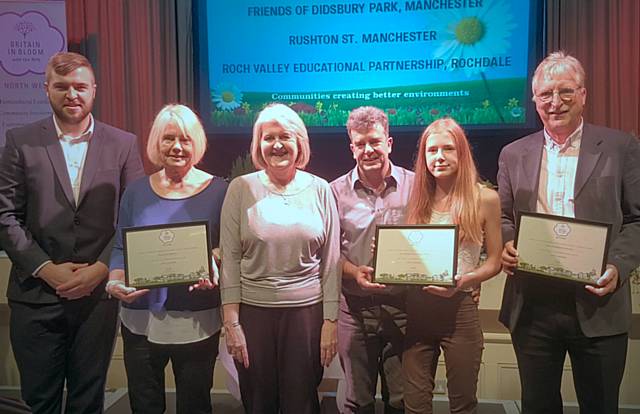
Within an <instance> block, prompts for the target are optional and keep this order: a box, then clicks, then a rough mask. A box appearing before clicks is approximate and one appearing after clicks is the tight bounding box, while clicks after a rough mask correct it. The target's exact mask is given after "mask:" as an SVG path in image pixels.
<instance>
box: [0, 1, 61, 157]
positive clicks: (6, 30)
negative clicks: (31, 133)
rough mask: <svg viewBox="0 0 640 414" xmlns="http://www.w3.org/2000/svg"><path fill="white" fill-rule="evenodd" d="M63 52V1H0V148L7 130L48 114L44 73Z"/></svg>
mask: <svg viewBox="0 0 640 414" xmlns="http://www.w3.org/2000/svg"><path fill="white" fill-rule="evenodd" d="M66 49H67V23H66V17H65V5H64V0H49V1H7V0H0V147H4V142H5V133H6V131H7V130H8V129H11V128H15V127H17V126H21V125H25V124H28V123H30V122H33V121H35V120H38V119H41V118H44V117H45V116H47V115H48V114H50V113H51V108H50V107H49V100H48V99H47V96H46V94H45V92H44V71H45V67H46V66H47V61H48V60H49V58H50V57H51V56H52V55H53V54H54V53H57V52H60V51H64V50H66Z"/></svg>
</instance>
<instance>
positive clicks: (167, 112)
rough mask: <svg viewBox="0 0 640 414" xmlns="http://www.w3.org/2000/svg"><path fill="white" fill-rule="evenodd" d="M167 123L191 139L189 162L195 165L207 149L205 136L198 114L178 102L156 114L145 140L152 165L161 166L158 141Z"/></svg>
mask: <svg viewBox="0 0 640 414" xmlns="http://www.w3.org/2000/svg"><path fill="white" fill-rule="evenodd" d="M169 124H173V125H175V126H176V127H177V128H178V129H179V130H180V132H181V133H182V135H183V136H185V137H189V138H190V139H191V145H192V147H193V150H192V154H191V163H192V164H193V165H197V164H198V163H199V162H200V161H201V160H202V157H204V152H205V151H206V150H207V136H206V134H205V133H204V129H203V128H202V124H201V123H200V119H198V116H197V115H196V114H195V113H194V112H193V111H192V110H191V109H190V108H189V107H187V106H184V105H178V104H169V105H166V106H165V107H164V108H162V110H161V111H160V112H158V115H156V119H155V121H153V126H152V127H151V131H150V132H149V140H148V141H147V156H148V157H149V161H151V162H152V163H153V164H154V165H156V166H158V167H161V166H162V160H161V154H160V142H161V140H162V136H163V134H164V131H165V130H166V128H167V126H168V125H169Z"/></svg>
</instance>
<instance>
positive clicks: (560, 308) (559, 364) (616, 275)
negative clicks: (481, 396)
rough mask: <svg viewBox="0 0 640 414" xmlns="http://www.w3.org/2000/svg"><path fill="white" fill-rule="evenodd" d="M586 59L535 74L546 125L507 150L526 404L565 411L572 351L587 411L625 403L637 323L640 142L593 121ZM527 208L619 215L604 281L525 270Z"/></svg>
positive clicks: (601, 412) (511, 287)
mask: <svg viewBox="0 0 640 414" xmlns="http://www.w3.org/2000/svg"><path fill="white" fill-rule="evenodd" d="M584 79H585V74H584V69H583V68H582V65H581V64H580V62H579V61H578V60H577V59H575V58H574V57H572V56H568V55H565V54H564V53H562V52H556V53H552V54H551V55H549V56H548V57H547V58H546V59H545V60H543V61H542V63H541V64H540V65H539V66H538V68H537V69H536V72H535V74H534V75H533V82H532V88H533V94H534V98H533V99H534V101H535V104H536V109H537V111H538V115H539V116H540V118H541V120H542V123H543V125H544V130H543V131H539V132H536V133H534V134H532V135H529V136H527V137H524V138H522V139H519V140H517V141H515V142H513V143H511V144H509V145H507V146H506V147H505V148H504V149H503V150H502V153H501V154H500V159H499V171H498V186H499V193H500V200H501V204H502V234H503V240H504V241H505V247H504V250H503V255H502V259H503V266H504V270H505V272H506V273H507V274H508V275H509V276H508V277H507V281H506V284H505V290H504V295H503V302H502V309H501V311H500V320H501V321H502V323H504V324H505V325H506V326H507V327H508V328H509V330H510V331H511V338H512V342H513V347H514V349H515V352H516V357H517V359H518V368H519V370H520V380H521V385H522V409H523V413H540V414H555V413H562V396H561V394H560V383H561V378H562V371H563V364H564V360H565V356H566V354H567V353H568V354H569V358H570V359H571V367H572V371H573V379H574V384H575V389H576V394H577V397H578V403H579V405H580V412H581V413H583V414H607V413H610V414H613V413H617V412H618V394H619V389H620V383H621V381H622V376H623V373H624V367H625V359H626V354H627V339H628V338H627V337H628V331H629V328H630V326H631V295H630V288H629V273H630V272H631V271H632V270H633V269H634V268H635V267H636V266H638V263H640V249H638V242H639V241H640V146H639V144H638V141H637V139H636V138H634V137H632V136H631V135H629V134H625V133H623V132H621V131H616V130H613V129H609V128H604V127H599V126H595V125H591V124H588V123H585V122H584V121H583V119H582V112H583V108H584V105H585V102H586V97H587V91H586V89H585V87H584ZM521 211H533V212H538V213H548V214H553V215H558V216H565V217H575V218H578V219H586V220H592V221H598V222H605V223H610V224H612V226H613V228H612V232H611V238H610V240H609V242H610V249H609V253H608V256H607V258H606V263H607V265H606V270H605V271H604V273H603V274H602V275H601V276H600V278H599V279H598V281H597V285H596V286H584V285H579V284H572V283H569V282H561V281H557V280H546V279H545V280H543V279H542V278H539V277H535V276H526V275H524V274H520V272H519V271H518V270H515V266H516V265H517V263H518V252H517V250H516V249H515V248H514V246H513V240H514V237H515V222H516V219H517V217H518V214H519V212H521Z"/></svg>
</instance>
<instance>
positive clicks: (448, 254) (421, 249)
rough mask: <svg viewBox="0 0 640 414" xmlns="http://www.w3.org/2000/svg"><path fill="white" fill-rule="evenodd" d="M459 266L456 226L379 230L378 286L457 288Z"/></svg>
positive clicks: (388, 227)
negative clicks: (456, 277)
mask: <svg viewBox="0 0 640 414" xmlns="http://www.w3.org/2000/svg"><path fill="white" fill-rule="evenodd" d="M457 266H458V226H456V225H420V226H378V227H377V228H376V250H375V255H374V275H373V278H374V281H375V282H376V283H383V284H406V285H440V286H454V285H455V283H456V282H455V280H454V278H453V277H454V276H455V274H456V270H457Z"/></svg>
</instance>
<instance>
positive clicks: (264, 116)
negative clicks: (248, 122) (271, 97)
mask: <svg viewBox="0 0 640 414" xmlns="http://www.w3.org/2000/svg"><path fill="white" fill-rule="evenodd" d="M272 122H275V123H277V124H278V125H280V126H281V127H282V128H284V130H285V131H287V132H289V133H290V134H293V135H294V136H295V137H296V142H297V143H298V158H297V159H296V168H299V169H301V170H303V169H304V168H305V167H306V166H307V164H309V158H310V157H311V147H310V146H309V134H308V133H307V128H306V127H305V126H304V122H302V119H301V118H300V116H299V115H298V114H297V113H296V112H295V111H294V110H293V109H291V108H289V107H288V106H286V105H284V104H280V103H272V104H269V105H267V106H266V107H265V108H264V109H263V110H262V111H260V113H259V114H258V118H257V119H256V122H255V123H254V124H253V138H252V139H251V160H252V161H253V166H254V167H256V169H258V170H264V169H265V168H266V166H267V164H266V162H265V160H264V158H263V157H262V151H260V139H261V138H262V126H263V125H264V124H268V123H272Z"/></svg>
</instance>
